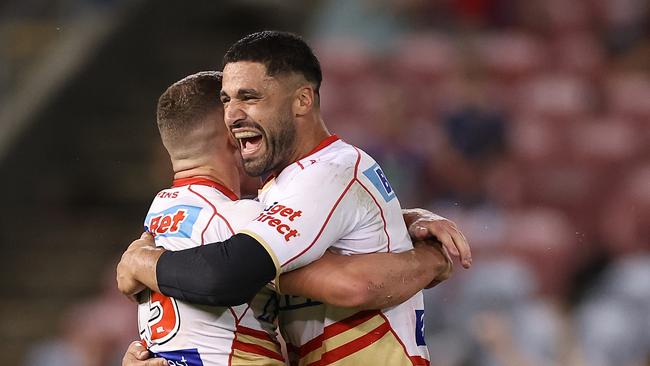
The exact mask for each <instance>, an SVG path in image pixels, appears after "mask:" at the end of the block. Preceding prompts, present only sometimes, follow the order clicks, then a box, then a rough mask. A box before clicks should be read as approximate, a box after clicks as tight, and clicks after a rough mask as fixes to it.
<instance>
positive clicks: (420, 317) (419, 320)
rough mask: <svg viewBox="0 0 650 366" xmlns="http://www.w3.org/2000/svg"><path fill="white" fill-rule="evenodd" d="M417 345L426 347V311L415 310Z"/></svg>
mask: <svg viewBox="0 0 650 366" xmlns="http://www.w3.org/2000/svg"><path fill="white" fill-rule="evenodd" d="M415 343H416V344H417V345H418V346H426V345H427V344H426V342H425V341H424V310H415Z"/></svg>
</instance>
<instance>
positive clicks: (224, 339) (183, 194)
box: [138, 178, 284, 366]
mask: <svg viewBox="0 0 650 366" xmlns="http://www.w3.org/2000/svg"><path fill="white" fill-rule="evenodd" d="M236 199H237V197H236V196H235V195H234V194H233V193H232V192H230V191H229V190H228V189H227V188H225V187H223V186H221V185H219V184H217V183H215V182H212V181H210V180H207V179H203V178H190V179H182V180H176V181H174V186H173V187H172V188H170V189H165V190H163V191H161V192H159V193H158V194H157V195H156V198H155V199H154V200H153V202H152V204H151V208H150V210H149V212H148V214H147V217H146V219H145V226H146V227H147V228H148V230H149V231H150V232H151V233H152V234H154V237H155V241H156V245H157V246H162V247H164V248H165V249H168V250H181V249H187V248H192V247H196V246H199V245H202V244H205V243H214V242H219V241H224V240H226V239H228V238H229V237H230V236H232V235H233V233H234V232H235V231H236V230H238V229H239V228H240V227H242V226H243V225H244V224H246V223H248V222H250V221H251V220H252V219H253V218H255V217H256V216H257V215H258V214H259V212H260V211H261V205H260V204H259V203H258V202H255V201H250V200H240V201H236ZM276 311H277V298H276V293H275V291H274V290H273V289H271V288H270V287H268V286H267V287H265V288H263V289H262V290H260V292H259V293H258V294H257V295H256V296H255V297H254V298H253V299H252V300H251V302H250V303H248V304H243V305H239V306H233V307H215V306H201V305H193V304H189V303H185V302H182V301H177V300H175V299H172V298H169V297H166V296H164V295H161V294H158V293H151V294H150V297H149V301H147V302H144V303H143V304H140V305H139V307H138V323H139V329H140V335H141V337H142V339H143V340H145V341H146V343H147V345H148V347H149V349H150V350H151V351H152V352H153V353H155V354H156V355H158V356H160V357H164V358H165V359H167V360H168V361H170V365H171V364H175V365H183V366H192V365H206V366H207V365H284V363H283V362H282V356H281V352H280V346H279V343H278V342H277V340H276V339H275V328H276V327H275V319H276Z"/></svg>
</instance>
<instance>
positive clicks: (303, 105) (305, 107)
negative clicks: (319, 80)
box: [293, 85, 316, 117]
mask: <svg viewBox="0 0 650 366" xmlns="http://www.w3.org/2000/svg"><path fill="white" fill-rule="evenodd" d="M315 97H316V95H315V93H314V89H313V88H312V86H310V85H303V86H301V87H300V88H299V89H298V90H296V94H295V99H294V103H293V113H294V115H295V116H296V117H300V116H304V115H306V114H307V113H309V112H311V111H312V109H313V108H314V103H315Z"/></svg>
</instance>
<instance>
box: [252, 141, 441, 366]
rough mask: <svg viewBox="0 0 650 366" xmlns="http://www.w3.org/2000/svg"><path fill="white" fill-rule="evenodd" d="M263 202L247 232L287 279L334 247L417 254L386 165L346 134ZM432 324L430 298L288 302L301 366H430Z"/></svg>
mask: <svg viewBox="0 0 650 366" xmlns="http://www.w3.org/2000/svg"><path fill="white" fill-rule="evenodd" d="M259 199H260V201H261V202H262V203H263V204H264V205H265V208H264V211H263V212H262V213H261V214H260V215H258V216H257V217H256V218H255V221H253V222H252V223H251V224H249V225H247V226H246V227H245V228H244V230H242V232H244V233H246V234H248V235H251V236H253V237H255V238H256V239H257V240H258V241H259V242H260V243H262V245H264V246H265V247H266V248H267V250H268V251H269V253H270V254H271V256H272V257H273V260H274V261H275V263H276V266H277V268H278V272H286V271H290V270H292V269H295V268H298V267H301V266H304V265H307V264H309V263H310V262H312V261H314V260H316V259H318V258H320V257H321V255H322V254H323V253H324V252H325V250H327V249H328V248H332V249H333V250H336V251H337V252H340V253H343V254H361V253H374V252H402V251H406V250H409V249H411V248H412V247H413V246H412V243H411V240H410V238H409V236H408V232H407V229H406V225H405V224H404V220H403V217H402V213H401V208H400V204H399V201H398V200H397V197H396V196H395V192H394V191H393V189H392V187H391V186H390V184H389V182H388V180H387V179H386V176H385V175H384V173H383V171H382V170H381V168H380V167H379V165H377V163H376V162H375V161H374V160H373V159H372V158H371V157H370V156H368V155H367V154H366V153H364V152H363V151H361V150H359V149H357V148H356V147H354V146H351V145H349V144H347V143H345V142H343V141H341V140H339V139H338V138H337V137H336V136H330V137H329V138H327V139H326V140H324V141H323V142H322V143H321V144H319V146H317V147H316V149H315V150H314V151H312V152H311V153H310V154H309V155H308V156H306V157H304V158H303V159H300V160H299V161H297V162H295V163H293V164H291V165H289V166H288V167H287V168H285V169H284V170H283V171H282V172H281V173H280V174H279V175H278V176H276V177H274V178H272V180H270V181H269V182H267V184H265V186H264V187H263V188H262V189H261V190H260V193H259ZM377 270H381V269H380V268H378V269H377ZM279 288H280V290H281V289H282V283H279ZM423 318H424V304H423V299H422V293H421V292H420V293H418V294H416V295H415V296H413V297H412V298H411V299H409V300H408V301H406V302H404V303H403V304H400V305H398V306H395V307H393V308H389V309H383V310H381V311H361V312H358V311H355V310H354V309H342V308H337V307H334V306H330V305H327V304H322V303H320V302H315V301H311V300H309V299H305V298H301V297H296V296H281V298H280V323H281V326H280V328H281V331H282V334H283V337H284V339H285V340H286V341H287V343H288V345H287V348H288V349H289V351H290V356H291V361H292V362H291V363H292V365H295V364H298V365H301V366H302V365H390V366H400V365H428V364H429V361H428V359H429V354H428V350H427V348H426V345H425V343H424V328H423V327H424V323H423Z"/></svg>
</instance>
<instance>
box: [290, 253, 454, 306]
mask: <svg viewBox="0 0 650 366" xmlns="http://www.w3.org/2000/svg"><path fill="white" fill-rule="evenodd" d="M451 270H452V262H451V259H450V258H449V255H448V254H447V253H446V251H445V249H444V248H443V247H442V246H440V245H436V244H435V243H433V242H426V243H425V242H416V243H415V248H414V249H412V250H409V251H406V252H402V253H371V254H359V255H339V254H334V253H333V252H331V251H328V252H326V253H325V255H323V257H322V258H320V259H319V260H317V261H315V262H313V263H311V264H309V265H308V266H305V267H303V268H300V269H297V270H295V271H292V272H288V273H285V274H283V275H282V276H281V277H280V282H279V283H280V286H281V287H280V291H281V292H282V293H288V294H292V295H300V296H303V297H308V298H311V299H315V300H319V301H323V302H325V303H328V304H331V305H335V306H340V307H354V308H361V309H382V308H387V307H391V306H395V305H397V304H400V303H402V302H404V301H406V300H408V299H409V298H411V297H412V296H413V295H415V294H416V293H417V292H418V291H420V290H422V289H423V288H425V287H432V286H435V285H437V284H438V283H440V282H442V281H444V280H446V279H447V278H449V276H450V274H451Z"/></svg>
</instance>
